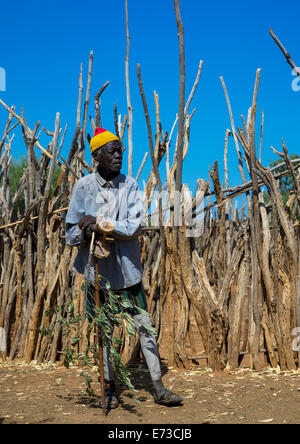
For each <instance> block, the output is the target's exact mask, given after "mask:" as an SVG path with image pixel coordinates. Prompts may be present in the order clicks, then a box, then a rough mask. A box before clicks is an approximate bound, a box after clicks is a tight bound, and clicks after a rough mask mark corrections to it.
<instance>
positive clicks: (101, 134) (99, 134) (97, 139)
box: [90, 128, 119, 153]
mask: <svg viewBox="0 0 300 444" xmlns="http://www.w3.org/2000/svg"><path fill="white" fill-rule="evenodd" d="M113 140H119V139H118V137H117V136H115V135H114V134H113V133H111V132H110V131H107V130H105V129H104V128H96V130H95V134H94V137H92V138H91V141H90V148H91V153H92V152H93V151H95V150H97V149H98V148H100V147H101V146H103V145H106V144H107V143H108V142H112V141H113Z"/></svg>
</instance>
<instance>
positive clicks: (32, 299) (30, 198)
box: [0, 16, 300, 370]
mask: <svg viewBox="0 0 300 444" xmlns="http://www.w3.org/2000/svg"><path fill="white" fill-rule="evenodd" d="M177 19H178V24H179V25H180V16H178V17H177ZM179 29H180V26H179ZM92 63H93V53H91V54H90V59H89V70H88V83H87V88H86V98H85V102H84V108H83V121H82V122H81V118H80V116H81V107H82V105H81V104H82V97H83V86H82V69H81V73H80V78H79V100H78V109H77V124H76V128H75V130H74V136H73V141H72V144H71V147H70V150H69V155H68V158H67V159H63V158H62V157H61V155H60V153H61V149H62V146H63V144H64V138H65V133H66V131H67V127H66V128H65V129H64V130H62V129H61V128H60V115H59V114H57V115H56V119H55V125H54V131H52V132H51V131H48V130H46V132H47V134H48V135H49V136H50V137H51V139H50V142H49V144H48V146H47V148H44V147H43V146H41V144H40V143H39V134H38V128H39V122H37V124H36V126H35V128H34V129H33V130H31V129H30V128H29V127H28V125H27V123H26V120H25V118H24V116H23V115H22V116H19V115H18V114H17V113H16V111H15V108H14V107H8V106H7V105H6V104H5V103H4V102H3V101H2V100H1V99H0V103H1V104H2V106H4V107H5V108H6V109H7V111H8V120H7V123H6V125H5V128H4V133H3V137H2V139H1V141H0V155H1V159H0V180H1V182H0V225H1V227H0V267H1V268H0V329H1V330H0V331H1V341H0V345H1V354H2V357H3V358H6V359H9V360H13V359H15V358H19V359H24V360H25V361H26V362H29V361H31V360H32V359H36V360H38V361H39V362H42V361H51V362H55V361H56V360H59V359H60V360H62V359H63V358H62V354H61V353H62V350H63V349H64V347H65V345H66V343H67V342H68V341H70V338H69V337H67V336H65V335H64V331H63V326H62V325H60V327H57V326H56V328H55V329H54V331H53V334H52V335H50V336H49V335H48V336H44V335H43V334H42V332H43V330H44V329H47V328H49V327H51V326H52V327H54V326H55V325H56V322H57V319H58V317H62V318H65V319H67V318H68V316H69V312H68V310H67V305H68V303H69V302H70V301H71V300H72V299H73V300H74V305H75V311H76V312H78V313H79V312H81V311H82V310H83V308H84V306H85V304H84V293H83V291H82V290H81V285H82V277H81V276H79V275H75V274H74V272H73V271H72V264H73V261H74V258H75V256H76V253H77V249H76V248H72V247H70V246H68V245H67V244H66V242H65V228H64V217H65V213H66V209H67V207H68V203H69V198H70V195H71V192H72V188H73V185H74V183H75V182H76V180H77V179H78V178H79V177H81V176H82V175H84V174H85V173H86V172H88V173H89V172H91V171H93V168H94V166H93V165H91V166H89V165H87V164H86V162H85V156H84V154H85V149H88V147H86V142H85V141H86V139H87V134H86V133H87V115H88V112H87V110H88V104H89V101H90V87H91V78H92ZM202 66H203V62H202V61H201V62H200V64H199V69H198V72H197V77H196V80H195V83H194V86H193V88H192V90H191V93H190V95H189V98H188V100H187V102H186V103H185V104H182V100H181V103H180V109H181V113H179V115H178V116H179V117H176V119H175V122H174V125H173V127H172V129H171V131H170V132H169V133H167V132H163V130H162V125H161V122H160V115H159V98H158V95H157V94H156V93H154V100H155V105H156V131H155V137H154V140H153V136H152V133H153V130H152V128H151V124H150V118H149V113H148V108H147V102H146V97H145V93H144V90H143V83H142V77H141V69H140V67H139V66H138V80H139V88H140V93H141V99H142V103H143V107H144V111H145V117H146V124H147V128H148V136H149V152H150V155H151V161H152V170H151V172H150V175H149V178H148V181H147V183H146V186H145V189H144V203H145V211H146V214H147V217H150V213H151V211H152V210H150V204H151V202H153V199H154V198H156V197H157V196H156V195H155V192H156V191H157V192H158V197H157V210H155V211H154V213H155V214H153V211H152V219H151V221H152V222H153V220H157V224H156V225H157V226H155V225H154V226H153V223H152V226H149V224H146V225H145V227H144V231H143V236H142V237H141V239H140V242H141V252H142V263H143V267H144V273H143V284H144V287H145V290H146V294H147V297H148V307H149V311H150V313H151V316H152V320H153V324H154V326H155V327H156V329H157V331H158V334H159V336H158V343H159V345H160V347H162V346H163V344H164V347H165V349H166V350H167V354H168V356H167V358H168V363H169V365H176V366H179V367H185V368H188V367H189V366H190V364H191V362H192V360H193V361H194V362H195V361H196V362H201V361H199V359H201V357H202V356H205V357H206V359H207V365H208V366H209V367H211V368H213V369H214V370H219V369H224V368H225V367H226V366H227V367H230V368H232V369H234V368H237V367H238V366H239V365H240V362H241V357H242V356H244V355H245V353H248V354H249V365H250V366H251V367H252V368H254V369H260V368H261V366H262V365H264V364H265V361H264V360H262V359H261V354H260V351H261V350H262V349H263V350H264V354H265V359H266V360H267V361H268V363H269V364H270V365H271V366H272V367H276V366H277V365H279V366H280V367H281V368H282V369H295V368H296V367H299V364H300V360H299V351H298V350H297V347H295V343H297V341H296V342H295V338H296V335H297V334H298V335H299V333H297V332H298V330H296V328H299V330H300V256H299V254H300V234H299V204H300V184H299V166H300V161H299V160H297V159H295V160H293V161H292V160H291V158H290V156H289V154H288V151H287V148H286V147H285V145H284V142H283V147H282V152H278V151H277V154H278V155H279V157H281V158H282V164H281V167H282V166H284V171H282V168H281V171H279V170H278V167H276V168H274V169H273V170H271V169H270V168H266V167H264V166H263V165H262V163H261V147H262V134H263V131H261V134H260V140H259V143H258V142H257V140H256V137H255V129H256V127H257V125H256V108H257V105H256V101H257V91H258V86H259V78H260V70H257V73H256V79H255V85H254V93H253V97H252V103H251V107H250V110H249V113H248V118H247V119H245V118H243V117H242V121H243V125H242V127H240V128H239V127H238V128H236V127H235V123H234V120H233V115H232V111H231V107H230V101H229V97H228V93H227V90H226V86H225V82H224V80H223V78H221V82H222V85H223V88H224V92H225V98H226V101H227V105H228V110H229V116H230V120H231V128H230V129H227V130H226V136H225V149H224V177H225V185H224V186H222V185H221V180H220V171H219V165H218V163H217V162H215V163H214V165H213V169H212V170H210V171H209V179H208V180H204V179H198V181H197V185H198V187H197V193H196V194H195V195H194V196H191V195H190V194H189V193H188V192H185V191H188V189H187V187H186V185H181V179H180V180H179V178H178V171H179V169H178V165H180V168H181V166H182V161H183V160H184V158H185V156H186V155H187V152H188V147H189V128H190V124H191V119H192V116H193V114H194V110H193V111H192V112H191V113H190V112H189V107H190V104H191V101H192V98H193V95H194V93H195V90H196V87H197V85H198V82H199V78H200V74H201V70H202ZM181 80H182V79H181ZM107 85H108V82H107V83H106V84H105V85H104V86H103V87H102V88H101V90H100V91H99V92H98V93H97V95H96V96H95V120H94V119H93V118H91V119H90V123H91V127H92V129H93V128H95V126H98V125H100V123H101V118H100V105H99V104H100V96H101V94H102V93H103V92H104V90H105V88H106V87H107ZM126 88H127V97H128V107H129V110H130V109H131V104H130V95H129V83H127V84H126ZM183 97H184V96H183ZM182 110H183V112H182ZM131 120H132V116H131V117H130V126H131V125H132V121H131ZM178 120H179V121H178ZM114 122H115V130H116V133H117V134H118V135H119V137H120V139H121V140H122V141H124V135H125V129H126V127H127V116H125V117H124V119H123V121H122V119H121V117H120V116H119V117H118V114H117V109H116V108H115V113H114ZM177 123H178V133H177V139H176V138H175V137H174V136H173V134H174V132H175V128H176V124H177ZM16 126H19V128H20V127H21V128H22V134H23V139H24V143H25V147H26V151H27V161H28V166H27V167H26V168H25V169H24V172H23V176H22V178H21V180H20V182H19V185H18V188H17V191H16V193H15V195H14V196H10V184H9V169H10V163H11V157H10V151H11V147H12V143H13V136H11V135H12V134H13V130H14V129H15V128H16ZM129 129H131V128H129ZM17 130H18V128H17ZM128 135H129V140H131V137H132V133H131V131H129V132H128ZM172 138H174V139H176V143H175V149H174V157H173V162H171V161H170V155H171V152H170V151H171V150H170V146H171V140H172ZM230 138H232V139H233V141H234V145H235V147H236V152H237V157H238V162H239V163H238V168H239V172H240V174H241V180H242V182H243V183H242V185H241V186H238V187H234V188H230V187H229V179H228V168H229V166H228V162H227V147H228V141H229V139H230ZM124 144H125V142H124ZM129 146H130V147H132V144H129ZM36 149H39V150H40V152H41V156H40V157H36V151H35V150H36ZM257 152H259V154H258V155H257ZM146 158H147V153H146V154H145V157H144V159H143V162H142V164H141V167H140V168H139V170H138V174H137V178H139V176H140V173H141V170H142V168H143V166H144V164H145V161H146ZM164 161H165V168H166V177H167V180H166V183H165V184H164V185H163V184H162V180H161V170H162V167H163V164H164ZM128 162H129V166H128V169H129V171H132V165H131V163H132V151H131V149H130V150H129V155H128ZM56 166H58V167H59V168H60V171H61V172H60V175H59V178H58V181H57V183H56V187H55V190H54V193H52V192H51V185H52V183H53V174H54V171H55V167H56ZM180 171H181V169H180ZM287 174H289V175H290V177H291V179H292V182H293V189H292V192H291V194H290V197H289V200H288V202H287V203H286V204H284V203H283V200H282V196H281V193H280V188H279V179H280V178H281V177H282V176H284V175H287ZM247 176H249V177H248V179H247ZM176 191H177V192H178V191H179V192H180V197H179V198H176V196H178V194H177V195H176V193H174V192H176ZM265 192H267V193H268V196H269V202H268V203H266V200H265V198H264V193H265ZM242 194H243V195H244V196H245V201H246V204H245V205H244V207H243V208H242V209H241V208H239V207H237V205H236V202H237V198H238V196H240V195H242ZM20 196H23V197H24V201H25V210H24V214H19V215H18V216H19V217H18V221H16V220H14V218H15V217H16V214H15V213H16V212H15V209H16V204H17V202H18V199H19V198H20ZM174 196H175V197H174ZM155 217H157V218H156V219H155ZM181 217H182V223H181V224H178V221H179V220H180V218H181ZM199 230H200V231H199ZM75 296H76V297H75ZM56 307H65V308H63V309H62V311H57V310H55V308H56ZM195 325H196V329H195V328H193V326H195ZM84 328H85V329H86V328H87V326H86V325H85V326H84ZM121 334H122V335H123V337H124V338H125V345H124V347H123V350H122V353H123V358H124V360H125V361H126V362H128V361H129V360H130V359H132V358H134V357H136V356H137V354H138V353H139V347H138V341H137V338H131V339H129V338H128V337H126V335H125V334H124V332H123V333H122V332H121ZM84 347H86V344H85V343H84V340H81V341H80V343H79V344H78V348H79V350H82V349H84ZM202 351H204V353H203V354H202V355H199V354H200V352H202Z"/></svg>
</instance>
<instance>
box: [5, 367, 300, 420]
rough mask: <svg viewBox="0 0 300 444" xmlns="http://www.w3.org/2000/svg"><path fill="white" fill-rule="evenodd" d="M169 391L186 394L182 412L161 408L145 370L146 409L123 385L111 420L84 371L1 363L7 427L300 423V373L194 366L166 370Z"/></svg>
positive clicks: (140, 384) (137, 374) (137, 379)
mask: <svg viewBox="0 0 300 444" xmlns="http://www.w3.org/2000/svg"><path fill="white" fill-rule="evenodd" d="M162 368H163V372H164V376H163V381H164V383H165V385H166V386H167V387H168V388H170V389H172V390H174V391H175V392H177V393H178V394H180V395H181V396H182V397H183V399H184V403H183V405H182V406H176V407H169V408H168V407H164V406H160V405H158V404H155V403H154V401H153V397H152V394H151V381H150V378H149V373H148V371H147V370H146V369H145V368H144V367H143V366H142V365H139V366H138V367H137V368H133V369H132V373H131V378H132V382H133V383H134V385H135V387H136V389H137V390H138V391H139V393H138V395H139V398H140V403H136V401H135V400H134V398H133V396H132V393H131V392H130V391H129V390H126V389H125V388H122V387H119V393H120V404H119V407H118V408H117V409H115V410H111V411H110V412H109V413H108V415H107V416H105V417H104V416H103V414H102V410H101V409H100V408H99V405H98V401H99V399H100V386H99V384H98V383H97V373H93V380H94V381H95V382H94V383H93V388H94V391H95V393H96V395H97V396H98V397H99V398H98V399H97V398H96V400H95V399H94V400H93V401H91V399H89V397H88V396H87V394H86V392H85V389H86V383H85V380H84V379H83V377H81V376H80V373H81V370H80V369H79V368H76V367H72V368H69V369H66V368H64V367H61V366H59V365H48V364H41V365H37V364H35V363H31V364H29V365H25V364H23V363H20V362H19V363H18V362H16V363H8V362H6V363H0V423H2V424H299V423H300V414H299V413H300V372H299V370H297V371H293V372H282V371H280V369H279V368H277V369H266V370H264V371H263V372H260V373H255V372H252V371H251V370H249V369H241V370H239V371H236V372H229V371H225V372H222V373H220V374H217V373H213V372H212V371H211V369H204V368H200V367H198V366H197V367H194V368H192V369H191V370H178V369H174V368H167V367H166V366H165V365H163V366H162Z"/></svg>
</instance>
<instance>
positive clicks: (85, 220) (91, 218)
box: [78, 214, 96, 230]
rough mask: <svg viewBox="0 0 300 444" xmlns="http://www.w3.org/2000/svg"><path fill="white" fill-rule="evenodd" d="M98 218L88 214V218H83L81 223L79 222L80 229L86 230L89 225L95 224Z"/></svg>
mask: <svg viewBox="0 0 300 444" xmlns="http://www.w3.org/2000/svg"><path fill="white" fill-rule="evenodd" d="M95 223H96V218H95V216H91V215H90V214H88V215H87V216H83V217H82V218H81V219H80V221H79V222H78V227H79V228H80V229H81V230H85V229H86V228H87V227H88V226H89V225H92V224H95Z"/></svg>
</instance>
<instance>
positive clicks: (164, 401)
mask: <svg viewBox="0 0 300 444" xmlns="http://www.w3.org/2000/svg"><path fill="white" fill-rule="evenodd" d="M154 400H155V402H156V403H157V404H161V405H166V406H173V405H180V404H181V403H182V402H183V399H182V398H181V397H180V396H179V395H177V394H176V393H173V392H171V391H170V390H167V389H166V388H163V389H162V390H161V391H159V392H158V393H157V392H154Z"/></svg>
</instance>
